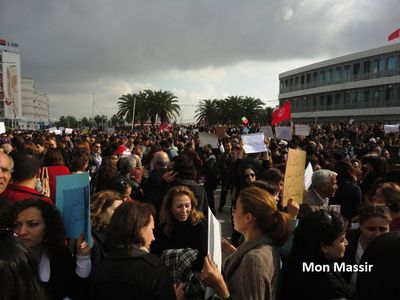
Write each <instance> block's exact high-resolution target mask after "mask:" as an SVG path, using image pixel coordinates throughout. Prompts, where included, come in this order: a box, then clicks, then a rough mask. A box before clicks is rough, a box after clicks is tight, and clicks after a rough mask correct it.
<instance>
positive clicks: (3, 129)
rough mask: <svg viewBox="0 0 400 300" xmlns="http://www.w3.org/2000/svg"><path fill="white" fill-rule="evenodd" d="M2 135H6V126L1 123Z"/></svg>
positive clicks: (0, 130) (0, 131)
mask: <svg viewBox="0 0 400 300" xmlns="http://www.w3.org/2000/svg"><path fill="white" fill-rule="evenodd" d="M1 133H6V126H5V125H4V122H0V134H1Z"/></svg>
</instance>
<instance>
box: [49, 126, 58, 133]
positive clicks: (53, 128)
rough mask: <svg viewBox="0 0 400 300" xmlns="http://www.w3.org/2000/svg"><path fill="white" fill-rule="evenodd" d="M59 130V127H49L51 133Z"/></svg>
mask: <svg viewBox="0 0 400 300" xmlns="http://www.w3.org/2000/svg"><path fill="white" fill-rule="evenodd" d="M56 130H57V127H51V128H49V132H50V133H54V131H56Z"/></svg>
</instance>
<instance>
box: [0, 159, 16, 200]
mask: <svg viewBox="0 0 400 300" xmlns="http://www.w3.org/2000/svg"><path fill="white" fill-rule="evenodd" d="M13 169H14V161H13V159H12V158H11V156H8V155H7V154H6V153H4V152H0V171H1V173H0V194H1V193H3V192H4V191H5V189H6V188H7V186H8V183H9V182H10V179H11V174H12V172H13Z"/></svg>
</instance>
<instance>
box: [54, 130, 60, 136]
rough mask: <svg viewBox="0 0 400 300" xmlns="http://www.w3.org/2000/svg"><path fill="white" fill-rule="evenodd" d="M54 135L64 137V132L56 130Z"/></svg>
mask: <svg viewBox="0 0 400 300" xmlns="http://www.w3.org/2000/svg"><path fill="white" fill-rule="evenodd" d="M54 133H55V134H56V135H62V131H61V130H59V129H57V130H54Z"/></svg>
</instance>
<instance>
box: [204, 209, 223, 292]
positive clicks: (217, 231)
mask: <svg viewBox="0 0 400 300" xmlns="http://www.w3.org/2000/svg"><path fill="white" fill-rule="evenodd" d="M221 238H222V235H221V223H219V221H218V220H217V218H216V217H215V216H214V215H213V213H212V212H211V210H210V208H208V242H207V253H209V254H210V255H211V258H212V260H213V262H214V264H215V265H216V266H217V268H218V270H219V271H220V272H221V265H222V247H221ZM214 294H215V291H214V290H213V289H212V288H209V287H207V288H206V295H205V297H204V299H208V298H209V297H211V296H212V295H214Z"/></svg>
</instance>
